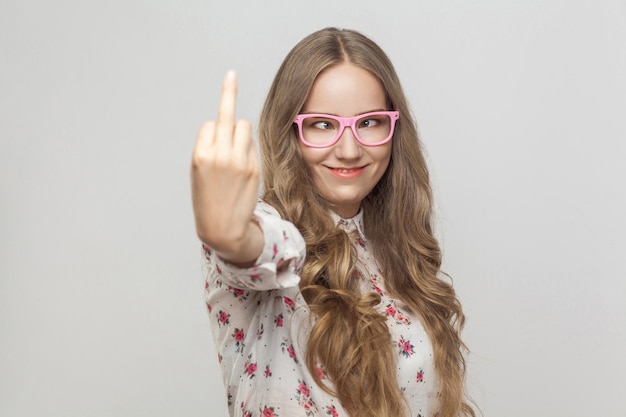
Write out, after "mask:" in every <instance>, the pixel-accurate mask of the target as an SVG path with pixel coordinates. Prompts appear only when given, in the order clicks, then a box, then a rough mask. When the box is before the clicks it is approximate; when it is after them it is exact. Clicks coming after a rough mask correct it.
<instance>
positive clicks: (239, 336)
mask: <svg viewBox="0 0 626 417" xmlns="http://www.w3.org/2000/svg"><path fill="white" fill-rule="evenodd" d="M244 336H245V335H244V332H243V329H237V328H235V333H233V338H234V339H235V340H236V341H237V342H241V341H242V340H243V339H244Z"/></svg>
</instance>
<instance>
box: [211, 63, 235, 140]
mask: <svg viewBox="0 0 626 417" xmlns="http://www.w3.org/2000/svg"><path fill="white" fill-rule="evenodd" d="M236 103H237V75H236V74H235V71H233V70H231V71H228V72H227V73H226V76H225V77H224V84H223V85H222V97H221V99H220V106H219V109H218V112H217V123H216V129H215V139H216V141H229V142H230V141H232V137H233V128H234V125H235V109H236Z"/></svg>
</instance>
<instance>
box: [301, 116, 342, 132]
mask: <svg viewBox="0 0 626 417" xmlns="http://www.w3.org/2000/svg"><path fill="white" fill-rule="evenodd" d="M304 127H305V128H306V129H312V130H333V129H337V122H336V121H334V120H332V119H327V118H322V117H307V118H306V119H305V122H304Z"/></svg>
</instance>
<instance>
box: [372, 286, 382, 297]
mask: <svg viewBox="0 0 626 417" xmlns="http://www.w3.org/2000/svg"><path fill="white" fill-rule="evenodd" d="M372 288H373V289H374V291H376V292H377V293H378V294H380V295H383V290H381V289H380V287H379V286H378V285H376V284H374V285H373V287H372Z"/></svg>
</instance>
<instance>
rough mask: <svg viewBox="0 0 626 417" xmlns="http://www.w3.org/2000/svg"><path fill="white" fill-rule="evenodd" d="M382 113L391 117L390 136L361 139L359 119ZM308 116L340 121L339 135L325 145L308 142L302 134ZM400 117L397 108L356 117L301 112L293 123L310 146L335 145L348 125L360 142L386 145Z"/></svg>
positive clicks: (303, 140)
mask: <svg viewBox="0 0 626 417" xmlns="http://www.w3.org/2000/svg"><path fill="white" fill-rule="evenodd" d="M380 115H385V116H389V119H390V122H391V126H390V128H389V136H387V137H386V138H385V139H383V140H381V141H378V142H374V143H370V142H365V141H363V140H361V138H360V137H359V134H358V133H357V131H356V122H357V120H361V119H363V118H366V117H368V116H380ZM307 117H318V118H324V119H331V120H335V121H336V122H338V123H339V129H338V133H337V137H336V138H335V139H333V140H332V141H330V142H329V143H326V144H323V145H319V144H314V143H311V142H307V141H306V139H304V135H303V134H302V121H303V120H304V119H306V118H307ZM398 119H400V112H399V111H397V110H385V111H372V112H367V113H363V114H358V115H356V116H354V117H341V116H334V115H332V114H325V113H301V114H298V115H296V117H294V119H293V123H295V124H296V125H297V126H298V137H299V139H300V141H301V142H302V143H304V144H305V145H306V146H308V147H310V148H328V147H331V146H333V145H334V144H335V143H337V142H339V139H341V137H342V136H343V132H344V131H345V130H346V127H349V128H350V129H351V130H352V135H353V136H354V138H355V139H356V140H357V142H359V143H360V144H362V145H364V146H380V145H384V144H385V143H387V142H389V141H390V140H391V138H392V137H393V133H394V131H395V129H396V122H397V121H398Z"/></svg>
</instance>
